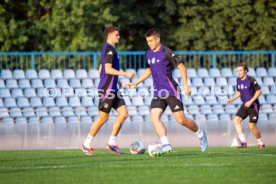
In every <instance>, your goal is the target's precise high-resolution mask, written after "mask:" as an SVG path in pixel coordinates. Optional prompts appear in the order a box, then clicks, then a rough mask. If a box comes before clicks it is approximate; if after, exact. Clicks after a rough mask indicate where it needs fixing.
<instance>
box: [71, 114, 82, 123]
mask: <svg viewBox="0 0 276 184" xmlns="http://www.w3.org/2000/svg"><path fill="white" fill-rule="evenodd" d="M79 122H80V120H79V118H78V117H76V116H71V117H68V123H79Z"/></svg>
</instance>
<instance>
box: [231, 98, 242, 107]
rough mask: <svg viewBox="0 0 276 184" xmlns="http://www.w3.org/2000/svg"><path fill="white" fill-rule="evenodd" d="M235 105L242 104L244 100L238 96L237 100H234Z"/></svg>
mask: <svg viewBox="0 0 276 184" xmlns="http://www.w3.org/2000/svg"><path fill="white" fill-rule="evenodd" d="M233 104H234V105H241V104H242V101H241V98H238V99H237V100H235V101H234V102H233Z"/></svg>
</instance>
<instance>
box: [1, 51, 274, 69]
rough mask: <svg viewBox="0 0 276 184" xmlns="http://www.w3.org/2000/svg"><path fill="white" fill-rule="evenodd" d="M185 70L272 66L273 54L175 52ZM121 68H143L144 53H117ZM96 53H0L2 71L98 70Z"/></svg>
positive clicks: (144, 64)
mask: <svg viewBox="0 0 276 184" xmlns="http://www.w3.org/2000/svg"><path fill="white" fill-rule="evenodd" d="M176 54H177V55H178V56H179V58H180V59H181V60H182V61H183V62H184V64H185V65H186V67H188V68H207V69H209V68H223V67H228V68H233V67H235V66H236V64H237V63H239V62H241V61H244V62H245V63H246V64H247V65H248V66H249V67H252V68H256V67H265V68H269V67H275V55H276V51H206V52H204V51H177V52H176ZM119 56H120V62H121V68H122V69H126V68H134V69H138V68H145V66H146V60H145V52H143V51H137V52H119ZM99 60H100V53H99V52H0V70H1V69H24V70H26V69H36V70H39V69H42V68H47V69H62V70H63V69H68V68H70V69H90V68H98V66H99Z"/></svg>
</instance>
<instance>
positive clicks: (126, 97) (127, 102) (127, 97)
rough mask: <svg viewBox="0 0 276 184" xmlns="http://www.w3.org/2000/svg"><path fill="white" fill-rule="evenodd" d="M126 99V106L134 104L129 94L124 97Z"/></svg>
mask: <svg viewBox="0 0 276 184" xmlns="http://www.w3.org/2000/svg"><path fill="white" fill-rule="evenodd" d="M124 100H125V103H126V106H130V105H132V103H131V100H130V99H129V96H125V97H124ZM95 104H96V103H95Z"/></svg>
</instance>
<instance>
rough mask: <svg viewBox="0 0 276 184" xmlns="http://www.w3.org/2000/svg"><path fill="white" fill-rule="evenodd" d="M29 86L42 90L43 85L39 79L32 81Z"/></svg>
mask: <svg viewBox="0 0 276 184" xmlns="http://www.w3.org/2000/svg"><path fill="white" fill-rule="evenodd" d="M31 85H32V88H44V85H43V82H42V80H41V79H32V81H31Z"/></svg>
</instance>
